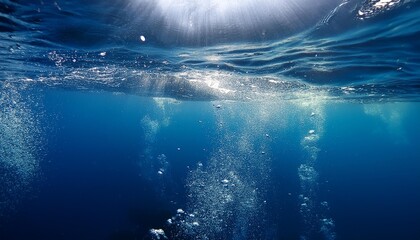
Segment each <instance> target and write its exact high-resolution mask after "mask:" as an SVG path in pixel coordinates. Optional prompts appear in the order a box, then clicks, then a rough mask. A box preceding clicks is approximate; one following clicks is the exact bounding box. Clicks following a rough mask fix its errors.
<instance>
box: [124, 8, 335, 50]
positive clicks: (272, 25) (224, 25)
mask: <svg viewBox="0 0 420 240" xmlns="http://www.w3.org/2000/svg"><path fill="white" fill-rule="evenodd" d="M132 1H133V2H134V3H135V4H134V5H133V6H136V5H138V6H137V7H134V8H133V9H134V12H133V15H134V16H135V17H136V18H138V19H139V21H138V22H137V23H136V24H138V25H139V26H138V28H139V30H141V31H142V32H145V31H151V34H153V35H154V37H158V38H159V39H161V40H162V41H169V42H171V41H177V42H180V41H187V42H192V43H198V44H201V43H209V42H214V41H216V42H217V41H219V40H220V41H223V40H229V39H247V38H265V37H267V36H272V35H278V34H284V33H288V32H291V31H295V30H298V29H303V27H305V26H307V25H309V24H310V25H313V23H314V22H317V21H318V20H320V17H322V16H324V15H325V14H326V13H327V12H328V11H330V10H331V9H332V6H334V3H335V2H339V1H340V0H326V1H323V3H322V4H319V3H316V2H313V1H309V0H293V1H287V0H260V1H255V0H229V1H227V0H132ZM142 41H143V40H142Z"/></svg>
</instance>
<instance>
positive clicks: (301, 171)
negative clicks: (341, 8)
mask: <svg viewBox="0 0 420 240" xmlns="http://www.w3.org/2000/svg"><path fill="white" fill-rule="evenodd" d="M298 104H299V106H300V107H301V109H302V116H305V117H306V118H307V119H308V120H307V123H308V124H307V125H308V126H307V127H309V128H308V129H307V130H306V132H305V134H304V136H303V138H302V140H301V146H302V153H303V160H302V164H301V165H300V166H299V168H298V175H299V179H300V185H301V193H300V195H299V202H300V214H301V217H302V222H303V232H302V234H301V236H300V238H301V239H302V240H305V239H313V238H314V236H316V235H317V234H318V233H321V234H322V235H323V238H324V239H328V240H332V239H335V238H336V234H335V230H334V221H333V219H332V218H330V217H328V212H329V211H328V210H329V209H328V203H327V202H326V201H323V202H320V200H319V196H318V192H319V186H318V182H319V180H318V178H319V174H318V171H317V170H316V162H317V159H318V155H319V152H320V148H319V144H318V142H319V139H320V138H321V136H322V134H323V131H324V129H323V125H324V121H325V119H324V106H323V104H324V103H323V100H322V98H319V96H318V97H317V96H313V98H312V99H309V100H308V101H305V102H304V103H302V102H298ZM305 126H306V125H305Z"/></svg>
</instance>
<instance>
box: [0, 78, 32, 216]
mask: <svg viewBox="0 0 420 240" xmlns="http://www.w3.org/2000/svg"><path fill="white" fill-rule="evenodd" d="M26 100H27V99H26V97H25V98H24V97H22V96H21V93H20V90H19V89H18V88H17V87H16V86H13V85H12V84H9V83H3V84H2V85H0V183H1V187H0V216H2V215H3V214H7V213H8V212H10V211H13V209H14V208H15V207H16V206H17V205H16V204H17V203H18V202H19V201H20V200H21V198H22V197H23V196H24V195H25V194H27V193H29V191H30V188H31V187H32V186H31V183H32V181H33V180H34V178H35V177H36V176H37V174H38V173H39V160H38V159H37V152H38V151H39V146H38V141H39V139H37V137H38V138H39V132H38V131H37V126H36V122H37V119H36V118H35V117H34V116H33V114H32V112H31V109H30V107H29V106H28V104H27V102H26Z"/></svg>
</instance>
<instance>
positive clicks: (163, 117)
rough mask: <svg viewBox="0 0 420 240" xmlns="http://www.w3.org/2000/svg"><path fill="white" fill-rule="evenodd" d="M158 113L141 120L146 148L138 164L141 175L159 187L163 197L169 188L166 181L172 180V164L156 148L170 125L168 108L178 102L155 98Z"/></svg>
mask: <svg viewBox="0 0 420 240" xmlns="http://www.w3.org/2000/svg"><path fill="white" fill-rule="evenodd" d="M154 102H155V106H156V107H157V111H156V114H155V115H153V116H152V115H146V116H144V117H143V118H142V119H141V126H142V128H143V134H144V144H145V146H144V148H143V151H142V152H141V153H140V158H141V160H140V161H139V162H138V164H139V167H140V175H141V176H142V177H143V178H144V179H146V180H148V181H151V182H154V184H155V185H157V188H156V189H159V190H160V193H161V194H162V195H164V194H165V191H166V188H167V186H166V185H165V182H167V181H164V180H165V179H168V178H170V176H169V175H170V174H169V171H168V169H169V168H170V162H169V161H168V159H167V157H166V155H165V154H164V153H159V152H157V149H156V148H155V145H156V144H155V143H156V138H157V135H158V133H159V131H160V129H161V128H162V127H166V126H168V125H169V124H170V117H169V116H170V114H169V113H168V112H167V111H169V110H168V109H167V108H168V107H169V106H170V105H174V104H177V103H178V102H177V101H176V100H173V99H169V98H168V99H164V98H154Z"/></svg>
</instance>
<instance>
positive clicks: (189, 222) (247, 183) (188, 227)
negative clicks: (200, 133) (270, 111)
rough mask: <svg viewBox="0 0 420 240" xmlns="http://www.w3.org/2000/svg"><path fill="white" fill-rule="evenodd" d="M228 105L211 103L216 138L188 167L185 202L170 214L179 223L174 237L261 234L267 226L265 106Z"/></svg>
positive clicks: (267, 170)
mask: <svg viewBox="0 0 420 240" xmlns="http://www.w3.org/2000/svg"><path fill="white" fill-rule="evenodd" d="M228 105H229V104H228V103H227V102H223V103H221V104H214V108H215V112H216V116H217V119H218V120H217V122H218V134H217V136H218V137H220V138H219V139H218V140H217V142H218V143H217V144H216V148H215V149H214V152H213V154H212V156H211V158H210V159H209V160H208V161H206V162H204V163H202V162H200V163H198V164H197V167H196V169H195V170H193V171H191V173H190V176H189V178H188V181H187V189H188V198H189V199H188V205H187V208H186V210H185V211H184V210H182V211H180V210H179V211H178V213H177V215H176V216H175V217H174V218H172V219H170V220H169V222H170V223H171V224H172V225H175V226H176V228H177V229H178V231H177V232H175V233H174V236H175V238H182V239H189V238H194V239H262V238H263V236H262V235H263V234H264V232H265V230H264V229H266V228H267V225H266V223H265V221H266V218H265V215H266V213H265V210H264V209H265V204H266V200H265V194H266V189H264V188H265V187H266V186H267V185H268V184H267V181H268V175H269V174H268V173H269V172H270V171H269V164H268V163H269V162H270V154H269V152H268V149H266V148H267V141H268V140H269V134H267V133H266V132H264V128H265V124H266V120H267V118H266V117H267V116H266V115H265V114H266V110H267V109H265V108H263V107H261V106H260V107H255V108H253V109H252V110H251V111H243V110H241V107H245V106H246V105H247V106H246V107H250V106H251V105H252V104H250V103H246V104H245V103H244V104H243V105H241V104H238V103H235V104H233V105H231V106H228ZM256 105H259V103H258V104H256ZM257 116H258V117H257ZM238 129H241V130H239V131H238Z"/></svg>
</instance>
